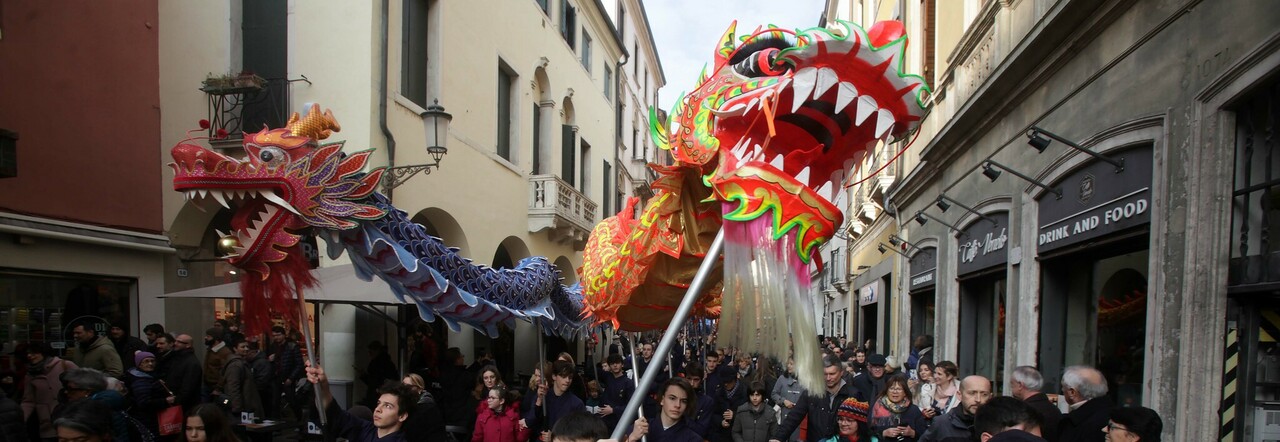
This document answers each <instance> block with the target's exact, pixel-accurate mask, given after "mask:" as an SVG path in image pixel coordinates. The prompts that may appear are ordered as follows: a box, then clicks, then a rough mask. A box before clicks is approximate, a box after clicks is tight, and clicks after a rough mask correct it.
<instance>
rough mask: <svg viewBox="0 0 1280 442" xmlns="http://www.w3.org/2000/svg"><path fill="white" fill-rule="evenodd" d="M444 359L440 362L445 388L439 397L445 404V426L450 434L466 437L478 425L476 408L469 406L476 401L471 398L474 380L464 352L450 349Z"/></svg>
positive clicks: (441, 378) (445, 353)
mask: <svg viewBox="0 0 1280 442" xmlns="http://www.w3.org/2000/svg"><path fill="white" fill-rule="evenodd" d="M444 357H445V359H444V360H442V361H440V385H441V386H442V387H443V388H442V389H441V392H440V396H439V401H440V403H441V404H444V409H443V410H442V411H443V412H444V424H445V426H446V427H448V430H449V431H450V432H453V433H459V434H463V435H465V434H466V433H467V432H468V431H470V430H471V428H472V427H473V426H475V423H476V417H475V406H471V405H469V404H470V403H471V400H473V399H474V398H473V397H472V396H471V390H472V388H473V387H474V385H472V384H471V383H472V382H473V381H474V378H473V375H472V374H471V373H469V372H467V370H466V368H465V367H466V365H465V361H464V360H463V356H462V350H460V349H458V348H457V347H450V348H449V349H448V350H445V352H444Z"/></svg>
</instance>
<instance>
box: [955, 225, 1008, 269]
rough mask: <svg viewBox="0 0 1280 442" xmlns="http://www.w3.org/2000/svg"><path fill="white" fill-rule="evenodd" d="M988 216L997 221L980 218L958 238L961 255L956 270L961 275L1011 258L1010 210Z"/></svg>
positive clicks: (999, 263) (1000, 263)
mask: <svg viewBox="0 0 1280 442" xmlns="http://www.w3.org/2000/svg"><path fill="white" fill-rule="evenodd" d="M986 216H987V218H990V219H991V220H992V221H995V222H994V223H992V222H991V221H988V220H985V219H978V220H976V221H974V222H972V223H970V224H969V226H968V227H966V228H965V229H964V230H963V231H961V232H960V236H959V238H957V241H959V243H960V247H959V249H960V251H959V254H960V257H959V264H958V265H957V266H956V270H957V271H958V272H959V274H960V275H964V274H967V273H971V272H975V271H978V270H983V269H986V268H989V267H993V266H997V265H1002V264H1004V263H1005V262H1006V261H1008V259H1009V251H1008V245H1009V212H996V213H988V214H986Z"/></svg>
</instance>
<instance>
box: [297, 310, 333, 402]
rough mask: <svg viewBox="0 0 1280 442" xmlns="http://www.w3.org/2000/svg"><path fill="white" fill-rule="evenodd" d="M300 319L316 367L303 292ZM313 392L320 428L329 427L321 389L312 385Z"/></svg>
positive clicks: (303, 335) (310, 360)
mask: <svg viewBox="0 0 1280 442" xmlns="http://www.w3.org/2000/svg"><path fill="white" fill-rule="evenodd" d="M298 319H299V322H298V328H300V329H302V339H304V340H306V341H307V342H306V344H307V362H310V363H311V366H312V367H315V366H316V349H315V347H314V346H313V345H312V341H311V327H310V326H309V325H308V324H307V300H306V299H305V298H303V296H302V292H301V291H299V292H298ZM311 391H313V392H315V394H316V411H317V412H319V415H320V426H322V427H323V426H325V425H328V424H329V422H328V421H329V418H328V417H326V416H325V410H324V399H323V398H322V397H321V395H320V387H319V386H315V385H312V386H311Z"/></svg>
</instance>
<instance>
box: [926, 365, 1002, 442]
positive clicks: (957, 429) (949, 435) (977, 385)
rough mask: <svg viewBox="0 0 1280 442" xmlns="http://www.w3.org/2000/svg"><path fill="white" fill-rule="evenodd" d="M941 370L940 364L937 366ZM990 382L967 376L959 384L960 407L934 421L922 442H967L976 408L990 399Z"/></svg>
mask: <svg viewBox="0 0 1280 442" xmlns="http://www.w3.org/2000/svg"><path fill="white" fill-rule="evenodd" d="M938 368H942V364H938ZM991 390H992V386H991V381H990V380H988V379H987V378H984V377H982V376H969V377H966V378H964V381H962V382H960V406H959V407H957V408H956V409H954V410H951V411H949V412H947V414H944V415H942V417H941V418H939V419H936V420H935V422H934V423H933V425H931V426H929V430H928V431H925V433H924V437H921V438H920V440H921V441H922V442H953V441H955V442H958V441H969V440H970V439H971V438H972V437H973V435H974V433H973V418H974V415H976V414H977V412H978V407H980V406H982V404H985V403H987V400H988V399H990V398H991Z"/></svg>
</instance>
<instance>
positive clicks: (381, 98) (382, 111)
mask: <svg viewBox="0 0 1280 442" xmlns="http://www.w3.org/2000/svg"><path fill="white" fill-rule="evenodd" d="M390 21H391V5H390V0H382V47H381V53H380V54H379V61H380V63H379V66H381V67H382V82H381V83H379V84H378V125H379V126H381V127H382V135H384V136H386V137H387V169H391V168H393V167H395V166H396V137H395V135H394V134H392V133H391V127H389V126H387V77H388V76H389V75H388V73H387V51H388V48H387V46H388V43H387V38H388V37H387V34H388V33H390V32H391V29H390V28H391V26H390V25H389V22H390ZM391 192H392V189H387V195H386V196H387V199H388V200H391Z"/></svg>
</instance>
